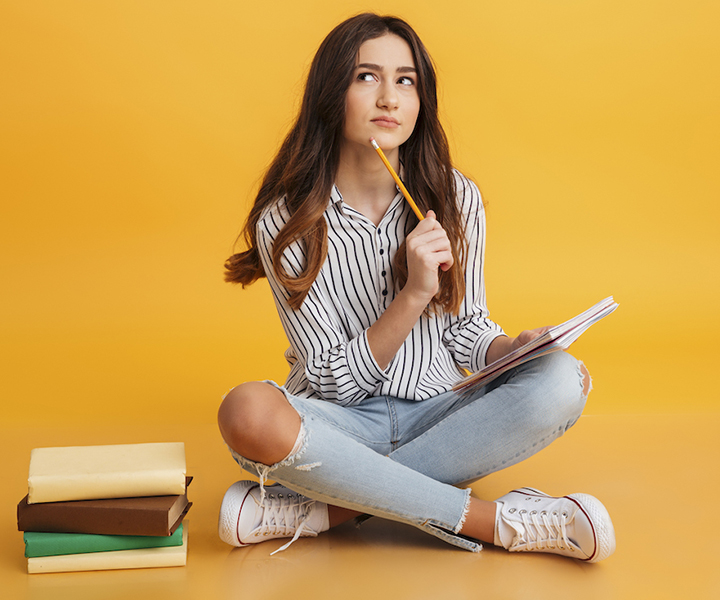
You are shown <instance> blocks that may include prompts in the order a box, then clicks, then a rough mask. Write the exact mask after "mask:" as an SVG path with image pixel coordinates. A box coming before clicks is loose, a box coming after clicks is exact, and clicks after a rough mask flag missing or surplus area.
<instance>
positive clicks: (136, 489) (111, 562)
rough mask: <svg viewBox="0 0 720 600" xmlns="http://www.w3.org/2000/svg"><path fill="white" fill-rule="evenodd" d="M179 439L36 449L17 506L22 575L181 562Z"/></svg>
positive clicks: (186, 505)
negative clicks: (22, 545) (25, 565)
mask: <svg viewBox="0 0 720 600" xmlns="http://www.w3.org/2000/svg"><path fill="white" fill-rule="evenodd" d="M191 480H192V478H191V477H187V475H186V467H185V445H184V444H183V443H182V442H179V443H153V444H124V445H112V446H72V447H62V448H35V449H34V450H32V452H31V455H30V472H29V476H28V494H27V496H25V498H23V499H22V500H21V501H20V503H19V504H18V508H17V516H18V530H20V531H23V532H24V534H23V536H24V539H25V556H26V557H27V561H28V573H59V572H66V571H98V570H104V569H137V568H145V567H174V566H184V565H185V563H186V561H187V540H188V531H187V523H184V522H183V520H184V518H185V515H186V514H187V512H188V510H189V509H190V507H191V506H192V503H191V502H188V498H187V485H188V484H189V483H190V481H191Z"/></svg>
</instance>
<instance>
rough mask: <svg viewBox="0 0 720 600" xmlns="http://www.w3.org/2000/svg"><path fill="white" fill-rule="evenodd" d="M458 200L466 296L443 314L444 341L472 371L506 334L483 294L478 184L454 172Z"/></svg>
mask: <svg viewBox="0 0 720 600" xmlns="http://www.w3.org/2000/svg"><path fill="white" fill-rule="evenodd" d="M456 177H457V179H456V184H457V193H458V203H459V204H460V206H461V211H462V214H463V216H464V218H465V219H466V238H467V243H468V248H467V257H466V265H465V298H464V300H463V302H462V305H461V306H460V311H459V313H458V315H446V327H445V332H444V334H443V343H444V344H445V345H446V347H447V348H448V350H449V351H450V353H451V354H452V355H453V357H454V359H455V361H456V362H457V364H459V365H460V366H461V367H463V368H465V369H468V370H469V371H472V372H475V371H479V370H481V369H483V368H484V367H485V366H486V360H485V357H486V356H487V350H488V348H489V347H490V344H491V343H492V341H493V340H494V339H495V338H497V337H498V336H501V335H505V334H504V332H503V330H502V328H501V327H500V326H499V325H497V324H496V323H494V322H493V321H491V320H490V318H489V313H488V309H487V302H486V297H485V279H484V268H483V267H484V258H485V210H484V208H483V203H482V197H481V196H480V190H478V188H477V186H476V185H475V184H474V183H473V182H472V181H470V180H469V179H467V178H466V177H464V176H463V175H460V174H459V173H457V174H456Z"/></svg>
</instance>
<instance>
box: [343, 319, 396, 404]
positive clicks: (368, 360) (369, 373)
mask: <svg viewBox="0 0 720 600" xmlns="http://www.w3.org/2000/svg"><path fill="white" fill-rule="evenodd" d="M346 357H347V364H348V369H349V370H350V373H351V374H352V377H353V379H354V380H355V383H356V384H357V385H358V387H359V388H360V389H362V390H363V391H364V392H366V393H367V394H372V393H373V392H374V391H375V390H376V389H377V387H378V386H379V385H381V384H383V383H385V382H386V381H390V376H389V375H388V374H387V373H386V372H385V371H383V370H382V369H381V368H380V367H379V365H378V364H377V362H376V361H375V357H374V356H373V353H372V351H371V350H370V344H369V343H368V339H367V330H365V331H363V332H362V334H361V335H359V336H358V337H356V338H355V339H353V340H350V342H349V343H348V345H347V351H346Z"/></svg>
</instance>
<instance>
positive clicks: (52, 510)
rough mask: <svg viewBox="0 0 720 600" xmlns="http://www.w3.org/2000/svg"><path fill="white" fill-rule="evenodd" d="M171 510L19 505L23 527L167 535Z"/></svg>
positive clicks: (19, 525)
mask: <svg viewBox="0 0 720 600" xmlns="http://www.w3.org/2000/svg"><path fill="white" fill-rule="evenodd" d="M169 526H170V523H168V515H167V511H152V510H123V509H110V508H99V507H87V508H79V507H76V506H63V505H62V504H55V503H51V504H29V505H28V504H26V505H24V506H23V505H20V506H18V529H19V530H20V531H46V532H74V533H97V534H106V535H150V536H160V535H163V536H167V535H168V530H169Z"/></svg>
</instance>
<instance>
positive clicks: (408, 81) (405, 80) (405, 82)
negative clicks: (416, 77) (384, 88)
mask: <svg viewBox="0 0 720 600" xmlns="http://www.w3.org/2000/svg"><path fill="white" fill-rule="evenodd" d="M398 83H399V84H400V85H415V82H414V81H413V80H412V79H411V78H410V77H401V78H400V79H398Z"/></svg>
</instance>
